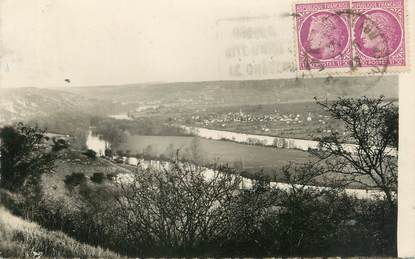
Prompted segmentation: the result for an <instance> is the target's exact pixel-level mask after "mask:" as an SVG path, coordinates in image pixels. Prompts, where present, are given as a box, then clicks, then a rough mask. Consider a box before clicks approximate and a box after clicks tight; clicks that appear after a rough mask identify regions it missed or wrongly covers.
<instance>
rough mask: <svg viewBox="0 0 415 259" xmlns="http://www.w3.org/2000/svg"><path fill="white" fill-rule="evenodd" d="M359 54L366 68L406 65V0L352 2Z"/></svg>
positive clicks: (357, 54)
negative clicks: (404, 1)
mask: <svg viewBox="0 0 415 259" xmlns="http://www.w3.org/2000/svg"><path fill="white" fill-rule="evenodd" d="M352 10H353V13H355V14H360V15H354V16H353V23H352V25H353V32H354V33H353V34H354V38H355V50H356V51H355V52H356V53H355V55H356V56H357V57H358V59H359V61H360V65H361V66H362V67H373V66H388V67H389V66H405V65H406V53H405V31H404V21H405V17H404V3H403V0H389V1H371V2H368V1H361V2H352Z"/></svg>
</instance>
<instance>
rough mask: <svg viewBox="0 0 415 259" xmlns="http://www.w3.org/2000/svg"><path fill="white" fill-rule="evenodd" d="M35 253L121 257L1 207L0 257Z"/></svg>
mask: <svg viewBox="0 0 415 259" xmlns="http://www.w3.org/2000/svg"><path fill="white" fill-rule="evenodd" d="M38 256H42V257H78V258H79V257H80V258H90V257H98V258H121V256H119V255H118V254H116V253H114V252H111V251H109V250H104V249H102V248H99V247H93V246H90V245H85V244H82V243H80V242H78V241H76V240H74V239H72V238H70V237H68V236H67V235H65V234H64V233H62V232H59V231H48V230H46V229H44V228H42V227H40V226H39V225H38V224H36V223H33V222H29V221H25V220H23V219H22V218H19V217H17V216H15V215H13V214H11V213H10V212H9V211H8V210H6V209H5V208H3V207H0V258H3V257H6V258H7V257H16V258H23V257H38Z"/></svg>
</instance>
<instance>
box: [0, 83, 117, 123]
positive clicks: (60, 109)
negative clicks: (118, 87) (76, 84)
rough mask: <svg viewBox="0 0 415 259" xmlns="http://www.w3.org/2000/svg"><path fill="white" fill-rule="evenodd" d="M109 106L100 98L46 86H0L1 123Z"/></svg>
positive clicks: (96, 111) (98, 109) (88, 111)
mask: <svg viewBox="0 0 415 259" xmlns="http://www.w3.org/2000/svg"><path fill="white" fill-rule="evenodd" d="M103 107H107V108H108V109H110V107H108V104H107V103H106V102H103V101H102V100H100V101H98V100H94V99H93V98H88V97H83V96H81V95H78V94H74V93H70V92H67V91H61V90H55V89H45V88H32V87H30V88H29V87H28V88H16V89H11V88H5V89H0V124H1V123H9V122H12V121H17V120H29V119H32V118H35V117H36V118H37V117H47V116H51V115H52V114H59V113H60V114H64V113H66V114H71V113H72V114H80V113H97V114H98V113H102V112H105V111H106V109H105V108H103Z"/></svg>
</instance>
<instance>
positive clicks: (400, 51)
mask: <svg viewBox="0 0 415 259" xmlns="http://www.w3.org/2000/svg"><path fill="white" fill-rule="evenodd" d="M294 9H295V10H294V12H295V15H294V16H295V20H296V23H295V28H296V36H297V41H296V44H297V65H298V67H297V68H298V70H299V71H305V70H309V71H312V70H318V71H322V70H326V69H330V70H333V69H334V70H335V69H344V68H351V70H361V71H365V70H368V69H372V70H373V68H376V70H377V71H378V72H386V71H399V70H405V68H406V67H408V66H407V65H408V61H407V53H406V49H405V46H406V42H405V39H406V38H405V2H404V0H385V1H332V2H316V3H311V2H307V3H297V4H295V5H294ZM386 68H387V69H386ZM376 70H374V71H376Z"/></svg>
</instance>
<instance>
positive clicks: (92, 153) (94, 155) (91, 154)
mask: <svg viewBox="0 0 415 259" xmlns="http://www.w3.org/2000/svg"><path fill="white" fill-rule="evenodd" d="M83 154H84V155H86V156H87V157H89V158H91V159H96V158H97V152H95V151H94V150H92V149H88V150H87V151H85V152H84V153H83Z"/></svg>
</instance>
